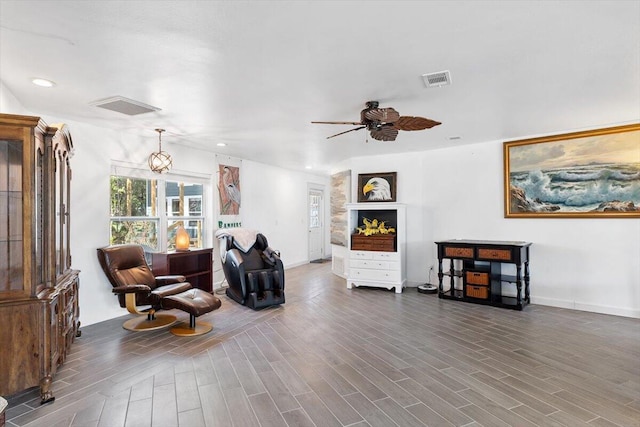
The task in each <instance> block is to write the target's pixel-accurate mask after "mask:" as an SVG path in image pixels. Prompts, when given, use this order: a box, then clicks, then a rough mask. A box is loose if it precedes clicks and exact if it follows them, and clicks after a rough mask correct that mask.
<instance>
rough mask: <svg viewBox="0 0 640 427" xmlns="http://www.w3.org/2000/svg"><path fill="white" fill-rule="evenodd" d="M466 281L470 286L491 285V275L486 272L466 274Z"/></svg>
mask: <svg viewBox="0 0 640 427" xmlns="http://www.w3.org/2000/svg"><path fill="white" fill-rule="evenodd" d="M465 281H466V283H468V284H470V285H484V286H488V285H489V273H487V272H484V271H467V272H465Z"/></svg>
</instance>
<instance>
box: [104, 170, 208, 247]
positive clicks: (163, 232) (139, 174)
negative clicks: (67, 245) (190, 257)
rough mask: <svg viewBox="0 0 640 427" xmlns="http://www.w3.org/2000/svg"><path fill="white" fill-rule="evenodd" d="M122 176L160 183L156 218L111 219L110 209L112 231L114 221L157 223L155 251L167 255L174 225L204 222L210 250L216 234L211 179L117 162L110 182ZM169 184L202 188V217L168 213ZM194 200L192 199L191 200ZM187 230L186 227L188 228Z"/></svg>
mask: <svg viewBox="0 0 640 427" xmlns="http://www.w3.org/2000/svg"><path fill="white" fill-rule="evenodd" d="M113 176H118V177H124V178H132V179H144V180H155V181H156V197H157V200H156V207H157V212H156V216H145V217H137V216H136V217H116V216H111V208H109V227H111V224H112V221H118V220H119V221H122V220H134V221H135V220H143V221H157V222H156V227H157V236H156V237H157V241H158V244H157V248H154V251H158V252H167V250H168V245H169V242H168V231H167V230H168V226H169V223H170V222H174V221H184V222H185V223H187V222H188V221H189V220H190V219H191V220H201V221H202V247H203V248H207V247H210V246H211V239H212V237H211V233H212V231H211V230H213V228H212V227H213V223H214V218H213V214H214V213H213V209H212V196H211V192H212V190H211V189H212V183H211V175H207V174H198V173H171V172H168V173H166V174H161V175H158V174H155V173H153V172H151V171H148V170H146V169H140V168H137V167H131V166H130V165H127V164H122V163H120V162H114V163H112V165H111V170H110V174H109V182H111V177H113ZM167 182H177V183H180V182H183V183H187V184H197V185H202V199H201V212H200V215H198V216H191V215H189V212H188V208H187V210H186V212H185V214H186V215H185V216H173V212H167V198H166V184H167ZM189 198H190V197H189ZM187 200H188V198H187V197H185V205H186V206H188V205H187ZM110 203H111V189H109V204H110ZM185 228H186V227H185ZM110 239H111V228H109V240H110Z"/></svg>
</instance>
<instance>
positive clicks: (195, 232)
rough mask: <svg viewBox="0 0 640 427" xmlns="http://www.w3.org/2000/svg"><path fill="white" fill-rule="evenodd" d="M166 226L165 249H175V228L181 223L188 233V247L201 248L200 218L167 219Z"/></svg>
mask: <svg viewBox="0 0 640 427" xmlns="http://www.w3.org/2000/svg"><path fill="white" fill-rule="evenodd" d="M168 224H169V226H168V227H167V243H168V244H167V249H168V250H175V248H176V230H177V229H178V226H180V225H182V226H183V227H184V229H185V230H187V233H188V234H189V247H190V248H194V249H199V248H202V224H203V220H202V219H196V220H194V219H190V220H189V221H183V220H169V221H168Z"/></svg>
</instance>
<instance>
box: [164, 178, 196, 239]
mask: <svg viewBox="0 0 640 427" xmlns="http://www.w3.org/2000/svg"><path fill="white" fill-rule="evenodd" d="M202 189H203V186H202V184H189V183H185V182H174V181H166V183H165V198H166V200H167V236H168V237H169V239H168V246H167V247H168V248H169V249H175V240H176V237H175V236H176V230H177V228H178V226H183V227H184V229H185V230H187V233H189V237H190V242H191V243H190V246H191V247H193V248H201V247H203V243H202V226H203V223H204V216H203V214H202Z"/></svg>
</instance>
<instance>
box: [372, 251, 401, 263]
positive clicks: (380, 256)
mask: <svg viewBox="0 0 640 427" xmlns="http://www.w3.org/2000/svg"><path fill="white" fill-rule="evenodd" d="M373 259H375V260H380V261H400V254H399V253H398V252H377V253H374V254H373Z"/></svg>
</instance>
